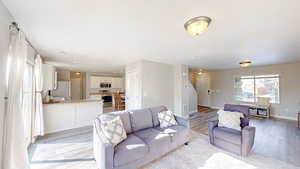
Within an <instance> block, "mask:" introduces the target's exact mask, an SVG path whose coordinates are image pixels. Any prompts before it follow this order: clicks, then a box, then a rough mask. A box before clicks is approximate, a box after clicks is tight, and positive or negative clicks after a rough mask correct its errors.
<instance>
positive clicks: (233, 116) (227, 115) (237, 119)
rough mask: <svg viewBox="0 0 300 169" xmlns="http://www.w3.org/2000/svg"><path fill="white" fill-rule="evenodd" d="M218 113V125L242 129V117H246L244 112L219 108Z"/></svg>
mask: <svg viewBox="0 0 300 169" xmlns="http://www.w3.org/2000/svg"><path fill="white" fill-rule="evenodd" d="M218 115H219V117H218V120H219V123H218V126H220V127H227V128H232V129H235V130H239V131H241V118H243V117H244V115H243V113H241V112H231V111H224V110H219V111H218Z"/></svg>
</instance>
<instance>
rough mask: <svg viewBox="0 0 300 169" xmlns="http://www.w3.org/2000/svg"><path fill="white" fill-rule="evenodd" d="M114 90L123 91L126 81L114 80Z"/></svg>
mask: <svg viewBox="0 0 300 169" xmlns="http://www.w3.org/2000/svg"><path fill="white" fill-rule="evenodd" d="M112 88H114V89H123V88H124V80H123V78H120V77H113V78H112Z"/></svg>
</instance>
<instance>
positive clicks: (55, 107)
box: [43, 101, 103, 134]
mask: <svg viewBox="0 0 300 169" xmlns="http://www.w3.org/2000/svg"><path fill="white" fill-rule="evenodd" d="M43 108H44V121H45V133H46V134H48V133H54V132H58V131H64V130H69V129H75V128H80V127H85V126H92V125H93V121H94V120H95V119H96V117H97V116H98V115H99V114H101V113H103V102H102V101H82V102H74V103H72V102H71V103H57V104H44V105H43Z"/></svg>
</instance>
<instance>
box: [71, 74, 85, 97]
mask: <svg viewBox="0 0 300 169" xmlns="http://www.w3.org/2000/svg"><path fill="white" fill-rule="evenodd" d="M81 93H82V92H81V79H80V78H74V79H71V98H72V100H80V99H81V98H82V97H81Z"/></svg>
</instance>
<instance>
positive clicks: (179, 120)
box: [175, 116, 190, 128]
mask: <svg viewBox="0 0 300 169" xmlns="http://www.w3.org/2000/svg"><path fill="white" fill-rule="evenodd" d="M175 119H176V121H177V123H178V124H179V125H181V126H185V127H187V128H190V123H189V120H188V119H185V118H183V117H179V116H175Z"/></svg>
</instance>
